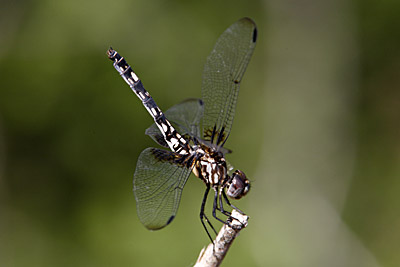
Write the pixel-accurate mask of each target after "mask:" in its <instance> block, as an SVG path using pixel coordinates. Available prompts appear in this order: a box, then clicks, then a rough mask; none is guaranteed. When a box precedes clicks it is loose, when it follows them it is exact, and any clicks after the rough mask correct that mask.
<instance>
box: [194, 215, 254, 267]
mask: <svg viewBox="0 0 400 267" xmlns="http://www.w3.org/2000/svg"><path fill="white" fill-rule="evenodd" d="M248 219H249V217H248V216H247V215H243V214H240V213H239V212H237V211H236V210H233V211H232V222H230V225H226V224H225V225H224V226H222V228H221V230H220V232H219V233H218V235H217V237H216V238H215V240H214V243H215V249H214V246H213V244H212V243H211V244H209V245H208V247H207V248H203V249H202V250H201V252H200V255H199V258H198V259H197V261H196V264H195V265H194V267H214V266H219V265H220V264H221V262H222V260H223V259H224V257H225V255H226V253H227V252H228V249H229V247H230V246H231V244H232V243H233V240H235V238H236V236H238V234H239V232H240V231H241V230H242V229H243V228H245V227H246V226H247V221H248Z"/></svg>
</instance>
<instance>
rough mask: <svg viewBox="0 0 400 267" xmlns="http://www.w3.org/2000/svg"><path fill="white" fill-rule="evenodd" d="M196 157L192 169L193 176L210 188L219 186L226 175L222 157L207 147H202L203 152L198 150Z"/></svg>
mask: <svg viewBox="0 0 400 267" xmlns="http://www.w3.org/2000/svg"><path fill="white" fill-rule="evenodd" d="M197 155H198V157H197V158H198V159H197V161H196V163H195V166H194V168H193V173H194V175H196V176H197V177H199V178H200V179H202V180H203V181H204V182H205V183H206V184H210V185H211V186H219V185H221V184H222V182H223V181H224V180H225V177H226V175H227V167H226V161H225V158H224V155H223V154H222V153H221V152H219V151H215V150H214V149H210V148H208V147H204V150H203V149H201V148H199V149H198V150H197Z"/></svg>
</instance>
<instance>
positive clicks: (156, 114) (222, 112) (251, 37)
mask: <svg viewBox="0 0 400 267" xmlns="http://www.w3.org/2000/svg"><path fill="white" fill-rule="evenodd" d="M256 39H257V28H256V25H255V23H254V22H253V21H252V20H251V19H249V18H243V19H241V20H239V21H237V22H236V23H234V24H232V25H231V26H230V27H229V28H228V29H227V30H225V32H224V33H222V35H221V36H220V37H219V39H218V40H217V43H216V44H215V46H214V48H213V50H212V51H211V54H210V55H209V56H208V58H207V61H206V64H205V66H204V71H203V83H202V100H200V99H191V100H187V101H184V102H182V103H180V104H178V105H175V106H173V107H172V108H170V109H168V110H167V111H166V112H165V114H164V113H162V112H161V110H160V108H159V107H158V106H157V104H156V103H155V101H154V100H153V98H152V97H151V96H150V94H149V93H148V92H147V91H146V90H145V89H144V87H143V84H142V82H141V81H140V79H139V78H138V77H137V75H136V74H135V73H134V72H133V70H132V68H131V67H130V66H129V65H128V63H127V62H126V61H125V59H124V58H123V57H121V56H120V55H119V54H118V53H117V52H116V51H115V50H113V49H112V48H110V49H109V50H108V52H107V53H108V57H109V58H110V59H111V60H112V61H113V62H114V64H113V65H114V67H115V68H116V70H117V71H118V72H119V73H120V75H121V76H122V78H123V79H124V80H125V82H126V83H127V84H128V85H129V86H130V88H131V89H132V91H133V92H134V93H135V94H136V95H137V96H138V97H139V99H140V100H141V101H142V102H143V105H144V106H145V108H146V109H147V111H148V112H149V113H150V115H151V116H152V117H153V119H154V121H155V123H154V124H153V125H152V126H150V128H148V129H147V130H146V134H147V135H149V136H151V137H152V138H153V139H154V140H155V141H156V142H157V143H158V144H159V145H161V146H163V147H166V148H170V149H171V150H172V152H171V151H167V150H164V149H159V148H147V149H145V150H144V151H143V152H142V153H141V154H140V156H139V159H138V162H137V166H136V171H135V174H134V178H133V192H134V194H135V198H136V203H137V212H138V215H139V219H140V221H141V222H142V223H143V224H144V225H145V226H146V227H147V228H148V229H151V230H156V229H160V228H163V227H165V226H166V225H168V224H169V223H170V222H171V221H172V220H173V219H174V218H175V215H176V213H177V210H178V206H179V202H180V199H181V194H182V190H183V187H184V186H185V183H186V181H187V179H188V177H189V175H190V173H191V172H193V173H194V174H195V175H196V176H197V177H199V178H200V179H201V180H203V181H204V183H205V184H206V191H205V193H204V198H203V202H202V205H201V211H200V218H201V223H202V224H203V226H204V228H205V229H206V231H207V227H206V225H205V221H206V222H207V223H208V225H209V226H210V227H211V228H212V229H213V230H214V232H215V229H214V227H213V226H212V224H211V223H210V221H209V220H208V218H207V216H206V214H205V213H204V207H205V203H206V199H207V196H208V193H209V191H210V188H212V189H213V190H214V204H213V211H212V214H213V216H214V217H215V218H216V219H217V220H219V221H221V222H224V221H223V220H222V219H220V218H218V217H217V215H216V211H217V210H219V211H220V212H221V213H222V214H224V215H226V216H230V213H229V212H227V211H226V210H225V209H224V207H223V200H224V201H225V202H226V203H227V204H228V205H230V206H231V207H232V208H234V209H236V210H238V209H237V208H236V207H234V206H233V205H232V204H231V203H230V202H229V200H228V197H227V196H229V197H230V198H233V199H239V198H241V197H242V196H244V195H245V194H246V193H247V192H248V191H249V189H250V183H249V180H248V179H247V178H246V176H245V174H244V173H243V172H242V171H240V170H236V171H235V172H233V173H232V174H231V175H230V174H229V173H228V172H229V170H228V168H227V163H226V161H225V158H224V155H225V154H226V153H229V152H230V151H229V150H228V149H225V148H223V146H224V144H225V142H226V140H227V138H228V136H229V133H230V131H231V127H232V122H233V117H234V113H235V107H236V101H237V97H238V93H239V86H240V82H241V80H242V77H243V74H244V72H245V70H246V67H247V65H248V63H249V61H250V58H251V55H252V53H253V50H254V47H255V44H256ZM167 118H168V119H167ZM201 123H202V130H201V129H200V124H201ZM178 132H179V133H178ZM225 190H226V192H225ZM238 211H239V210H238ZM239 212H240V211H239ZM207 234H208V236H209V237H210V239H211V236H210V234H209V232H208V231H207ZM211 240H212V239H211Z"/></svg>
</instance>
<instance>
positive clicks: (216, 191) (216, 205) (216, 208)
mask: <svg viewBox="0 0 400 267" xmlns="http://www.w3.org/2000/svg"><path fill="white" fill-rule="evenodd" d="M214 191H215V194H214V204H213V211H212V214H213V217H214V218H215V219H217V220H218V221H220V222H222V223H223V224H227V223H226V222H225V221H224V220H222V219H220V218H218V217H217V213H216V211H217V210H220V211H221V212H222V210H223V207H222V206H221V207H220V208H218V199H219V198H220V197H218V196H219V195H220V194H219V193H218V190H216V189H215V188H214ZM222 213H223V214H225V212H222ZM225 215H226V214H225ZM227 216H230V215H229V214H228V215H227Z"/></svg>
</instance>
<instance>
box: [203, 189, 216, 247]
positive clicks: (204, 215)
mask: <svg viewBox="0 0 400 267" xmlns="http://www.w3.org/2000/svg"><path fill="white" fill-rule="evenodd" d="M206 186H207V188H206V191H205V192H204V197H203V202H202V203H201V209H200V221H201V224H202V225H203V227H204V230H206V233H207V235H208V237H209V238H210V240H211V243H214V241H213V239H212V238H211V235H210V232H208V229H207V226H206V224H205V223H204V221H206V222H207V223H208V225H209V226H210V227H211V229H212V230H213V231H214V233H215V234H216V235H217V231H215V228H214V226H213V225H212V224H211V222H210V220H209V219H208V218H207V216H206V214H205V213H204V207H205V205H206V201H207V196H208V192H210V185H209V184H206Z"/></svg>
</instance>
